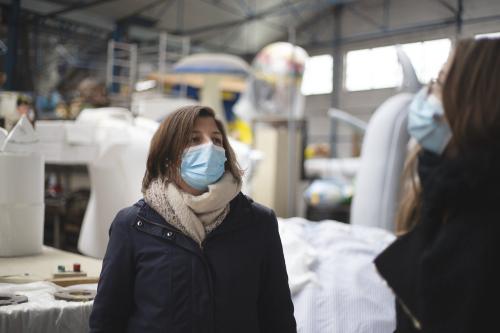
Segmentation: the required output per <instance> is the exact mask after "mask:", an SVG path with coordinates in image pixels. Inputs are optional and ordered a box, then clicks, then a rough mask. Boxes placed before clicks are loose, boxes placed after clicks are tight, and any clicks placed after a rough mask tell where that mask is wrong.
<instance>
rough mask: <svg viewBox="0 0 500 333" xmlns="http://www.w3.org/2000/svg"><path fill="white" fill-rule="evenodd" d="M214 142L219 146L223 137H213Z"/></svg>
mask: <svg viewBox="0 0 500 333" xmlns="http://www.w3.org/2000/svg"><path fill="white" fill-rule="evenodd" d="M212 142H213V143H214V144H216V145H217V146H222V139H220V138H213V139H212Z"/></svg>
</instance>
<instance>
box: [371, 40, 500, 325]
mask: <svg viewBox="0 0 500 333" xmlns="http://www.w3.org/2000/svg"><path fill="white" fill-rule="evenodd" d="M499 92H500V40H499V39H480V40H462V41H459V42H458V43H457V45H456V48H455V50H454V52H453V54H452V55H451V57H450V60H449V61H448V63H447V64H446V65H445V66H444V68H443V70H442V71H441V73H440V77H439V78H438V79H437V80H436V81H435V82H433V83H432V84H431V85H430V86H429V87H426V88H424V89H423V90H422V91H421V92H420V93H418V94H417V95H416V96H415V98H414V100H413V102H412V104H411V106H410V114H409V120H408V130H409V132H410V134H411V136H412V137H413V138H414V139H416V140H417V141H418V143H419V147H418V149H417V151H416V152H415V153H414V154H412V155H411V157H410V159H409V161H408V163H407V166H406V169H407V172H406V174H407V177H406V182H405V184H406V185H408V186H407V187H409V189H406V192H405V191H403V199H402V202H401V206H400V210H399V213H398V216H397V221H396V224H397V229H398V231H399V233H400V237H399V238H398V239H397V240H396V241H395V242H394V243H393V244H392V245H390V246H389V247H388V248H387V249H386V250H385V251H384V252H382V253H381V254H380V256H379V257H378V258H377V259H376V260H375V264H376V266H377V269H378V271H379V272H380V274H381V276H382V277H383V278H384V279H385V280H386V281H387V283H388V285H389V286H390V287H391V289H392V290H393V291H394V293H395V295H396V299H397V301H396V313H397V329H396V332H436V333H438V332H439V333H446V332H453V333H459V332H492V331H496V329H495V328H494V327H498V320H497V317H496V315H497V314H496V312H497V311H496V308H497V306H496V305H495V304H497V301H498V300H499V299H500V284H499V283H500V282H499V281H500V268H499V265H498V263H499V260H500V205H499V200H500V93H499Z"/></svg>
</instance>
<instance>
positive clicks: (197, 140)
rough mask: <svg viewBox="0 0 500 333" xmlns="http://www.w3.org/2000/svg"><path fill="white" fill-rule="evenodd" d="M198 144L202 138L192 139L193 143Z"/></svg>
mask: <svg viewBox="0 0 500 333" xmlns="http://www.w3.org/2000/svg"><path fill="white" fill-rule="evenodd" d="M198 142H200V138H199V137H196V136H194V137H192V138H191V143H198Z"/></svg>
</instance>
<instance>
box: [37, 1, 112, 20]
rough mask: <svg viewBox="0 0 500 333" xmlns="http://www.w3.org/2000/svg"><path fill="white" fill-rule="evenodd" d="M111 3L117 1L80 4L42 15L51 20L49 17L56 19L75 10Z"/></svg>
mask: <svg viewBox="0 0 500 333" xmlns="http://www.w3.org/2000/svg"><path fill="white" fill-rule="evenodd" d="M111 1H116V0H94V1H89V2H79V3H77V4H74V5H71V6H68V7H65V8H63V9H58V10H55V11H53V12H50V13H47V14H44V15H42V17H43V18H49V17H55V16H58V15H61V14H67V13H69V12H73V11H75V10H79V9H84V8H90V7H93V6H97V5H100V4H103V3H106V2H111Z"/></svg>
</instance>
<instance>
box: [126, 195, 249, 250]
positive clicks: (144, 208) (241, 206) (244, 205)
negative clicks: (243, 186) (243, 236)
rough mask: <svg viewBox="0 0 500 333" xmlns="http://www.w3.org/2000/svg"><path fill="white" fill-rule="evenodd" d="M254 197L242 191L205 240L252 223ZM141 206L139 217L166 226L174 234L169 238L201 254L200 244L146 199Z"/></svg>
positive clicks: (139, 206)
mask: <svg viewBox="0 0 500 333" xmlns="http://www.w3.org/2000/svg"><path fill="white" fill-rule="evenodd" d="M252 202H253V201H252V199H250V198H248V197H247V196H245V195H244V194H242V193H241V192H240V193H239V194H238V195H237V196H236V197H235V198H234V199H233V200H231V202H230V203H229V207H230V208H229V214H228V215H227V216H226V218H225V219H224V221H223V222H222V223H221V224H220V225H219V226H218V227H217V228H216V229H214V230H213V231H212V232H211V233H209V234H208V235H207V237H206V238H205V241H204V242H203V243H205V242H207V241H208V240H210V239H212V238H214V237H216V236H218V235H220V234H223V233H226V232H231V231H234V230H238V229H240V228H244V227H246V226H248V225H250V224H251V222H252V217H253V214H252V209H251V203H252ZM135 206H136V207H138V208H139V210H138V213H137V217H138V219H140V220H142V221H144V222H146V223H150V224H152V225H154V226H156V227H158V228H164V229H167V230H169V231H170V232H171V234H169V235H172V236H170V237H169V239H171V240H173V241H175V243H176V244H177V245H179V246H181V247H183V248H185V249H187V250H189V251H191V252H195V253H197V254H199V252H200V248H199V246H198V244H197V243H196V242H195V241H194V240H192V239H191V238H189V237H188V236H186V235H184V234H183V233H182V232H181V231H180V230H179V229H177V228H175V227H174V226H173V225H171V224H170V223H168V221H166V220H165V219H164V218H163V217H162V216H161V215H160V214H158V213H157V212H156V211H155V210H154V209H153V208H151V207H150V206H149V205H148V204H147V203H146V202H145V201H144V199H141V200H139V201H138V202H137V203H136V204H135Z"/></svg>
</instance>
